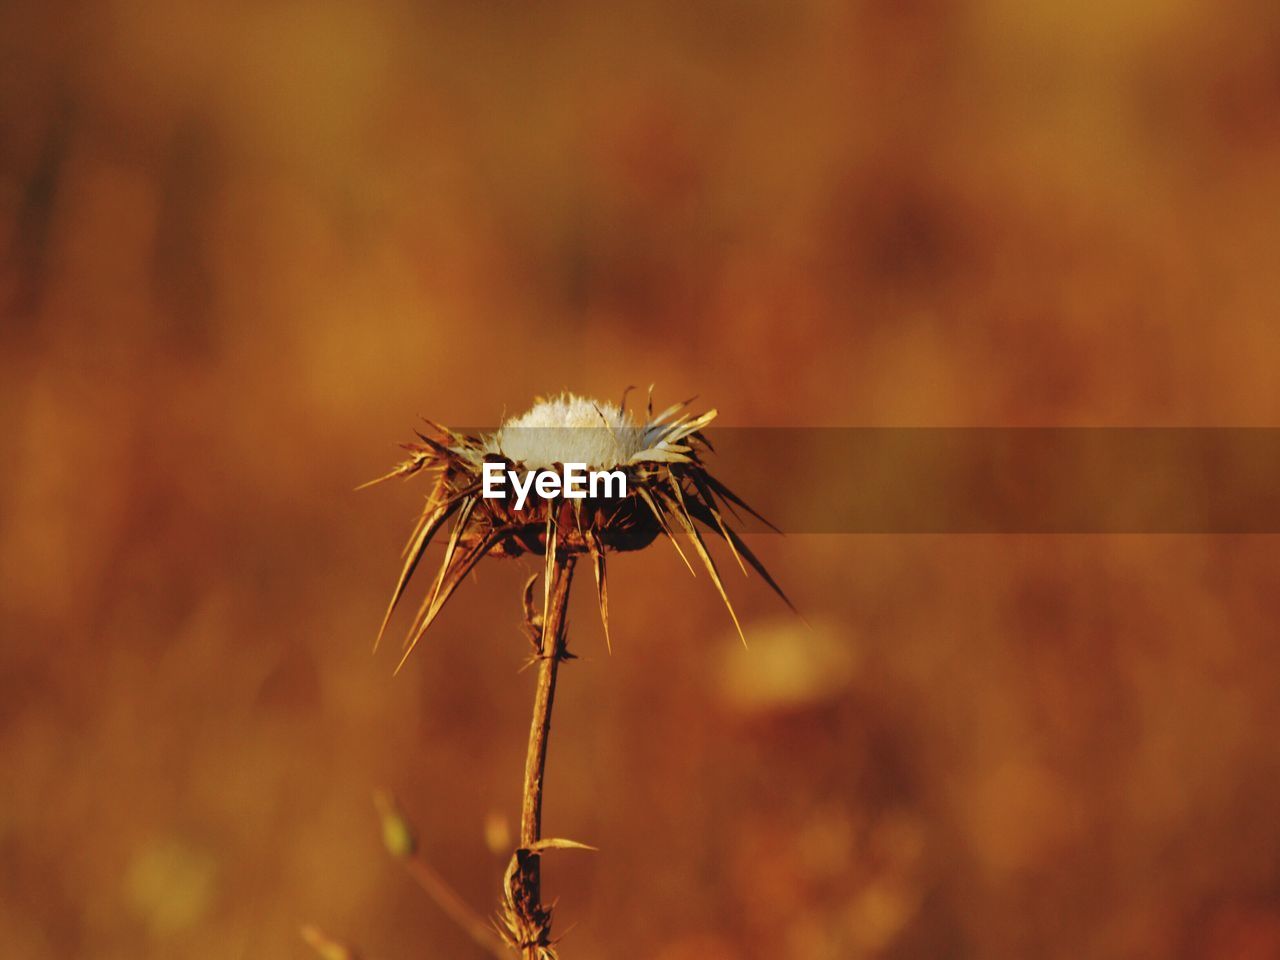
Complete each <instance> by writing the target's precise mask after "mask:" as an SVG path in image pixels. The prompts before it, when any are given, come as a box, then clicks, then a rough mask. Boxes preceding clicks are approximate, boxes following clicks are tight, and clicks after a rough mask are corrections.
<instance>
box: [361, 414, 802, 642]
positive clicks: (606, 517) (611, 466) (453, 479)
mask: <svg viewBox="0 0 1280 960" xmlns="http://www.w3.org/2000/svg"><path fill="white" fill-rule="evenodd" d="M690 402H691V401H685V402H684V403H677V404H673V405H672V406H670V407H668V408H667V409H665V410H663V411H661V412H660V413H658V414H654V412H653V396H652V390H650V396H649V403H648V405H647V407H646V411H645V416H644V418H643V419H642V420H639V421H637V420H636V419H635V418H633V417H632V415H631V414H630V412H628V411H627V410H626V409H625V395H624V398H623V404H620V405H615V404H612V403H597V402H595V401H592V400H588V399H585V398H583V397H579V396H575V395H573V394H569V393H565V394H561V395H560V396H558V397H553V398H551V399H540V400H538V402H537V403H535V404H534V406H533V407H532V408H531V409H529V410H528V411H527V412H525V413H523V414H521V415H520V416H518V417H513V418H511V419H509V420H507V421H506V422H504V423H503V424H502V426H501V427H500V428H499V429H498V430H497V431H496V432H494V433H492V434H476V435H469V434H462V433H458V432H455V431H453V430H450V429H448V428H447V427H442V426H439V425H438V424H434V423H430V422H429V421H428V425H429V426H430V427H431V428H432V430H433V431H434V435H432V434H427V433H422V432H419V433H418V440H419V442H413V443H407V444H403V446H404V448H405V449H406V450H408V451H409V453H410V456H409V458H408V459H407V460H405V461H404V462H402V463H401V464H400V465H399V466H397V467H396V468H395V469H394V470H392V471H391V472H390V473H388V474H386V475H385V476H383V477H379V478H378V479H377V480H374V481H371V482H370V483H380V482H382V481H384V480H389V479H391V478H393V477H408V476H412V475H414V474H416V473H419V472H420V471H423V470H427V471H434V472H435V473H436V482H435V486H434V489H433V491H432V493H431V495H430V496H429V497H428V498H427V503H426V507H425V508H424V509H423V512H422V514H421V516H420V517H419V518H418V522H417V525H416V526H415V528H414V531H413V534H412V536H411V537H410V538H409V542H408V544H406V546H405V550H404V567H403V569H402V570H401V573H400V578H399V581H398V582H397V584H396V588H395V590H394V592H393V594H392V597H391V602H390V604H389V605H388V607H387V613H386V616H385V617H384V618H383V622H382V629H381V630H380V631H379V633H378V638H379V640H381V637H382V634H383V633H384V632H385V631H386V629H387V624H388V623H389V622H390V619H391V615H392V613H394V611H395V609H396V607H397V606H398V604H399V603H400V600H401V599H402V598H403V596H404V592H405V589H406V587H407V586H408V583H409V580H410V578H411V577H412V576H413V573H414V571H415V570H416V569H417V567H418V564H419V562H420V561H421V559H422V557H423V555H424V554H425V552H426V550H427V547H428V546H429V545H430V543H431V541H432V540H433V539H434V538H435V537H436V535H437V534H439V533H440V532H441V531H442V530H443V529H444V527H445V526H446V525H450V531H449V534H448V539H447V541H446V544H445V550H444V557H443V559H442V561H441V564H440V567H439V569H438V571H437V573H436V577H435V583H434V585H433V587H432V588H431V590H429V591H428V594H427V597H426V599H425V600H424V601H423V603H422V606H421V607H420V609H419V611H418V614H417V616H416V617H415V619H414V623H413V625H412V627H411V628H410V630H409V633H408V636H407V637H406V638H405V644H404V646H405V655H404V656H405V658H407V657H408V654H409V652H410V651H411V650H412V649H413V647H414V646H415V645H416V644H417V642H418V641H419V640H420V639H421V638H422V636H423V634H424V633H425V632H426V630H427V628H428V627H430V625H431V623H432V622H433V621H434V620H435V618H436V616H437V615H438V614H439V613H440V610H441V609H442V608H443V607H444V605H445V603H447V602H448V600H449V598H450V597H451V596H452V594H453V592H454V590H456V589H457V587H458V585H459V584H460V583H461V582H462V580H463V579H464V578H465V577H466V576H467V574H468V573H470V572H471V570H473V569H474V568H475V566H476V564H478V563H479V562H480V561H481V560H482V559H483V558H484V557H486V556H505V557H514V556H520V555H522V554H525V553H532V554H536V555H540V556H543V557H545V559H546V563H547V566H548V568H550V566H551V565H552V564H553V563H554V562H555V561H556V558H557V557H561V558H568V557H575V556H579V555H586V556H590V557H591V560H592V566H593V569H594V572H595V578H596V587H597V597H598V600H599V604H600V616H601V620H602V621H603V623H604V628H605V636H606V638H607V637H608V631H609V619H608V595H607V590H606V586H605V555H606V554H607V553H610V552H616V551H628V550H639V549H642V548H644V547H646V546H648V545H649V544H650V543H652V542H653V541H654V540H655V539H656V538H657V537H659V536H665V537H666V538H667V539H668V540H670V541H671V543H672V544H673V545H674V547H675V549H676V551H677V553H679V555H680V557H681V559H682V560H684V562H685V564H686V566H688V567H689V570H690V572H692V571H693V564H692V563H690V562H689V559H688V556H687V555H686V553H685V552H684V550H683V549H682V548H681V546H680V541H679V539H677V535H678V534H684V535H686V536H687V537H688V540H689V542H690V544H691V546H692V547H693V550H694V552H695V553H696V554H697V556H698V558H699V560H700V561H701V563H702V565H703V566H704V567H705V568H706V570H707V572H708V574H709V575H710V577H711V580H712V582H713V583H714V584H715V586H716V589H717V590H718V591H719V593H720V596H721V598H722V599H723V600H724V603H725V606H726V607H727V608H728V610H729V615H730V617H732V618H733V622H734V625H735V626H736V627H737V628H738V633H739V635H741V633H742V629H741V626H739V625H738V619H737V616H736V615H735V614H734V612H733V607H732V605H731V604H730V603H729V598H728V595H727V594H726V593H725V589H724V584H723V582H722V581H721V579H720V573H719V570H718V568H717V567H716V564H715V561H714V560H713V559H712V556H711V553H710V552H709V550H708V549H707V545H706V541H705V540H704V539H703V532H704V531H709V532H711V533H712V534H713V535H715V536H717V537H719V538H721V539H722V540H724V542H725V543H726V544H727V546H728V548H729V550H730V552H731V553H732V554H733V556H734V559H735V560H737V562H738V565H739V566H740V567H741V568H742V571H743V573H745V572H746V569H747V565H750V566H751V567H752V568H753V569H754V570H755V571H756V572H757V573H759V574H760V576H761V577H763V578H764V580H765V581H766V582H767V583H768V584H769V586H770V587H772V588H773V590H774V591H775V592H776V593H777V594H778V595H779V596H780V597H782V599H783V600H784V601H786V602H787V604H788V605H790V601H789V600H787V597H786V595H785V594H784V593H783V592H782V590H781V589H780V588H779V587H778V585H777V583H775V582H774V580H773V578H772V577H771V576H770V575H769V573H768V571H766V570H765V568H764V566H763V565H762V564H761V563H760V561H759V559H758V558H757V557H756V556H755V554H754V553H753V552H752V551H751V549H750V548H749V547H748V546H747V545H746V543H744V542H743V540H742V538H741V537H740V536H739V534H738V533H737V532H736V531H735V530H734V529H733V528H732V527H731V526H730V525H729V523H728V522H726V519H725V511H726V509H727V511H728V512H729V513H730V515H731V516H733V517H736V513H735V512H734V511H735V508H740V509H743V510H745V511H747V512H748V513H750V514H751V515H752V516H755V517H756V518H757V519H759V520H761V521H762V522H765V523H768V521H765V520H764V518H763V517H760V516H759V514H757V513H756V512H755V511H754V510H752V509H751V508H750V507H749V506H747V504H746V503H744V502H743V501H742V500H741V499H740V498H739V497H738V496H736V495H735V494H734V493H733V492H732V491H731V490H730V489H729V488H728V487H726V486H725V485H724V484H723V483H721V482H720V481H719V480H717V479H716V478H715V477H714V476H713V475H712V474H711V473H710V472H709V471H708V470H707V467H706V465H705V464H704V462H703V459H702V457H703V454H704V453H706V452H707V451H709V450H710V449H711V447H710V444H709V443H708V442H707V439H706V437H705V436H704V435H703V432H702V431H703V429H704V428H705V427H706V426H707V425H708V424H709V423H711V421H712V420H714V419H715V417H716V411H715V410H710V411H708V412H706V413H703V414H701V415H699V416H693V415H692V414H689V413H687V412H685V411H686V408H687V407H688V406H689V403H690ZM566 464H583V465H586V466H587V467H589V468H592V469H600V470H611V471H621V473H622V474H624V475H625V478H626V484H625V490H624V493H623V495H622V496H591V495H586V496H578V497H571V496H567V495H564V494H563V493H557V494H555V495H552V496H539V495H538V494H537V493H532V494H531V495H530V496H529V497H528V498H527V500H526V501H525V502H524V503H523V504H522V505H521V506H520V507H519V508H517V507H516V506H515V505H514V501H513V500H512V499H509V498H507V499H496V498H490V497H487V496H485V491H486V482H485V476H486V474H487V473H489V472H496V466H493V465H502V467H503V469H504V470H508V469H509V470H512V471H518V470H524V471H534V470H548V469H554V468H558V467H563V466H564V465H566ZM486 465H491V466H490V467H489V468H488V470H487V469H486ZM367 485H368V484H366V486H367ZM548 579H549V578H548ZM400 662H401V664H402V665H403V663H404V659H401V661H400Z"/></svg>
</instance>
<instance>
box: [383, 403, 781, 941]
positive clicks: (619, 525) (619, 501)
mask: <svg viewBox="0 0 1280 960" xmlns="http://www.w3.org/2000/svg"><path fill="white" fill-rule="evenodd" d="M690 402H691V401H685V402H684V403H677V404H674V405H672V406H670V407H668V408H667V409H666V410H663V411H662V412H661V413H658V414H657V415H655V414H654V412H653V391H652V388H650V393H649V402H648V404H647V406H646V411H645V417H644V419H643V420H642V421H640V422H637V421H636V420H635V419H634V418H633V417H632V416H631V414H630V413H629V412H628V411H627V410H626V395H625V394H624V395H623V400H622V403H621V404H619V405H614V404H611V403H595V402H593V401H590V400H586V399H583V398H581V397H577V396H574V395H572V394H562V395H560V396H559V397H554V398H552V399H545V400H539V401H538V402H537V403H536V404H535V405H534V406H533V408H532V409H530V410H529V411H528V412H527V413H524V414H522V415H521V416H519V417H515V418H513V419H511V420H508V421H507V422H505V423H504V424H503V425H502V426H501V428H499V429H498V430H497V431H496V432H494V433H492V434H477V435H469V434H462V433H458V432H455V431H453V430H450V429H448V428H447V427H442V426H439V425H437V424H434V423H431V422H430V421H428V425H429V426H430V427H431V428H432V430H433V431H434V435H428V434H426V433H421V432H419V433H418V442H413V443H407V444H404V445H403V446H404V447H405V449H406V450H408V451H409V454H410V456H409V458H408V459H407V460H405V461H404V462H403V463H401V464H400V465H399V466H397V467H396V468H395V469H394V470H392V471H391V472H390V473H388V474H386V475H385V476H383V477H379V478H378V479H377V480H373V481H371V483H380V482H382V481H384V480H390V479H392V478H393V477H408V476H412V475H414V474H417V473H419V472H421V471H423V470H426V471H434V472H435V474H436V479H435V485H434V488H433V490H432V493H431V495H430V496H429V497H428V499H427V503H426V507H425V508H424V510H423V511H422V515H421V516H420V517H419V518H418V522H417V525H416V526H415V528H414V531H413V534H412V536H410V538H409V542H408V543H407V544H406V546H405V549H404V553H403V557H404V566H403V568H402V569H401V571H400V577H399V580H398V581H397V582H396V586H395V590H394V591H393V593H392V596H391V602H390V603H389V604H388V605H387V612H386V615H385V616H384V617H383V620H382V626H381V628H380V629H379V631H378V640H379V641H380V640H381V639H382V636H383V634H384V633H385V632H386V629H387V625H388V623H389V622H390V620H391V616H392V614H393V613H394V612H395V610H396V608H397V606H398V605H399V603H400V601H401V599H402V598H403V597H404V593H405V588H406V587H407V586H408V583H409V580H410V579H411V578H412V577H413V574H414V572H415V571H416V570H417V568H418V565H419V563H420V562H421V560H422V557H423V555H424V554H425V553H426V550H427V547H428V546H429V545H430V543H431V541H432V539H433V538H434V537H435V536H436V535H437V534H438V533H440V531H441V530H442V529H443V528H444V527H445V526H446V525H447V524H449V523H450V522H452V526H451V529H450V532H449V535H448V540H447V541H446V543H445V548H444V557H443V559H442V560H441V563H440V566H439V568H438V570H437V572H436V575H435V580H434V583H433V585H432V587H431V589H430V590H429V591H428V592H427V595H426V598H425V599H424V600H423V602H422V605H421V606H420V607H419V609H418V613H417V615H416V616H415V618H414V620H413V624H412V625H411V627H410V629H409V632H408V634H407V635H406V637H405V641H404V653H403V656H402V657H401V659H400V663H399V665H398V666H397V668H396V669H397V670H399V669H400V667H402V666H403V665H404V663H405V660H406V659H407V658H408V656H409V654H410V653H411V652H412V651H413V649H414V647H415V646H416V645H417V644H418V641H419V640H421V639H422V636H423V635H424V634H425V633H426V631H427V629H428V628H429V627H430V626H431V624H432V622H433V621H434V620H435V619H436V617H437V616H438V615H439V613H440V611H441V610H442V609H443V608H444V605H445V604H446V603H447V602H448V601H449V598H450V597H451V596H452V595H453V592H454V591H455V590H456V589H457V588H458V585H459V584H460V583H461V582H462V581H463V579H465V578H466V576H467V574H468V573H470V572H471V571H472V570H473V569H474V568H475V566H476V564H478V563H479V562H480V561H481V560H482V559H484V558H485V557H486V556H503V557H518V556H521V555H523V554H526V553H529V554H535V555H539V556H542V557H544V559H545V567H544V575H543V598H542V611H541V613H540V614H539V613H538V612H537V611H536V610H535V609H534V604H533V586H534V583H535V582H536V580H537V577H536V575H535V576H534V577H533V578H531V579H530V580H529V581H528V583H527V584H526V586H525V597H524V605H525V622H526V627H527V629H528V632H529V639H530V641H531V643H532V645H533V649H534V660H535V661H536V662H537V663H538V685H537V691H536V695H535V698H534V710H533V721H532V724H531V726H530V730H529V747H528V753H527V755H526V760H525V771H524V797H523V803H522V807H521V815H520V846H519V847H518V848H517V849H516V851H515V853H514V854H513V856H512V858H511V861H510V864H509V866H508V867H507V871H506V875H505V877H504V881H503V900H502V908H501V911H500V913H499V920H500V923H499V931H500V932H501V933H502V935H503V938H504V939H505V941H506V943H507V945H508V946H509V947H511V948H512V949H514V950H517V951H518V952H519V953H520V955H521V957H523V958H525V960H554V958H555V957H556V951H555V948H554V945H553V941H552V939H551V909H550V908H549V907H547V906H545V905H544V904H543V903H542V897H541V856H542V853H543V851H545V850H556V849H592V848H591V847H588V846H587V845H585V844H581V843H577V842H576V841H571V840H562V839H544V838H543V837H542V781H543V773H544V771H545V768H546V756H547V740H548V736H549V733H550V729H551V708H552V704H553V702H554V699H555V688H556V677H557V672H558V668H559V664H560V663H561V662H562V661H563V660H566V659H568V658H569V656H570V655H569V653H568V650H567V644H566V639H565V613H566V610H567V607H568V599H569V587H570V585H571V583H572V579H573V570H574V566H575V564H576V562H577V560H578V558H579V557H582V556H589V557H590V558H591V562H592V569H593V571H594V573H595V581H596V596H597V600H598V602H599V606H600V619H601V622H602V623H603V625H604V632H605V638H606V642H608V637H609V600H608V591H607V588H606V580H605V557H606V555H607V554H609V553H610V552H621V551H629V550H640V549H643V548H644V547H646V546H648V545H649V544H651V543H652V542H653V541H654V540H655V539H657V538H658V537H659V536H664V537H666V538H667V539H668V540H669V541H670V542H671V544H672V545H673V546H674V547H675V549H676V552H677V553H678V554H679V555H680V558H681V559H682V560H683V561H684V562H685V565H686V566H688V567H689V571H690V572H691V573H692V572H693V564H691V563H690V562H689V559H688V557H687V556H686V555H685V552H684V550H683V549H681V547H680V542H679V540H678V538H677V535H678V534H681V533H683V534H686V535H687V536H688V537H689V540H690V542H691V543H692V545H693V548H694V550H695V551H696V552H697V554H698V557H699V559H700V560H701V562H702V564H703V566H705V567H706V570H707V572H708V574H709V575H710V577H711V581H712V583H714V584H715V587H716V589H717V590H718V591H719V593H720V597H721V599H722V600H723V601H724V604H725V607H726V608H727V609H728V611H729V615H730V617H731V618H732V619H733V623H734V626H735V628H737V631H738V635H739V636H742V627H741V625H740V624H739V623H738V618H737V615H736V614H735V613H734V611H733V606H732V604H731V603H730V602H729V597H728V594H726V593H725V589H724V584H723V583H722V582H721V579H720V572H719V570H718V569H717V567H716V564H715V561H714V560H713V559H712V557H711V553H710V551H709V550H708V549H707V545H706V542H705V540H704V539H703V531H704V530H705V531H710V532H711V533H713V534H715V535H716V536H718V537H720V538H721V539H723V540H724V541H725V543H726V544H727V545H728V547H729V550H730V551H731V552H732V553H733V555H734V558H735V559H736V560H737V562H738V565H739V567H741V568H742V571H743V573H744V574H745V573H746V570H747V565H748V564H749V565H750V566H751V567H752V568H753V569H754V570H755V571H756V572H757V573H759V574H760V576H761V577H763V578H764V580H765V582H766V583H768V584H769V586H770V587H772V588H773V590H774V591H775V592H776V593H777V594H778V596H780V597H781V598H782V599H783V600H784V601H785V602H786V603H787V605H788V606H791V602H790V601H789V600H787V597H786V595H785V594H784V593H783V592H782V590H781V588H779V586H778V585H777V583H775V582H774V580H773V578H772V577H771V576H770V575H769V573H768V571H767V570H765V568H764V566H763V565H762V564H761V562H760V561H759V559H758V558H757V557H756V555H755V554H754V553H753V552H752V551H751V549H750V548H749V547H748V546H747V545H746V543H744V542H743V540H742V538H741V537H740V536H739V535H738V533H737V532H736V531H735V530H734V529H733V528H732V527H731V526H730V525H729V524H728V523H727V522H726V520H725V512H726V510H727V512H728V513H729V514H730V515H731V516H732V517H734V518H736V517H737V513H736V510H735V508H740V509H742V510H745V511H747V512H748V513H750V514H751V515H752V516H755V517H756V518H757V519H759V520H761V521H762V522H765V523H767V521H765V520H764V518H763V517H760V516H759V514H757V513H756V512H755V511H754V510H752V509H751V508H750V507H749V506H747V504H745V503H744V502H743V501H742V500H741V499H740V498H739V497H738V496H737V495H736V494H734V493H733V492H732V491H731V490H730V489H729V488H728V487H726V486H725V485H724V484H723V483H721V482H720V481H719V480H718V479H716V477H714V476H713V475H712V474H711V472H710V471H709V470H708V469H707V467H706V465H705V463H704V462H703V459H702V458H703V455H704V453H706V452H707V451H709V450H710V449H711V445H710V443H709V442H708V441H707V438H706V437H705V436H704V435H703V432H702V431H703V429H704V428H705V427H706V426H707V425H708V424H709V423H711V421H712V420H714V419H715V416H716V411H715V410H711V411H708V412H707V413H704V414H701V415H700V416H693V415H691V414H689V413H686V412H684V411H685V409H686V408H687V407H688V405H689V403H690ZM569 465H581V466H585V467H589V468H592V469H597V470H602V471H607V472H610V473H620V474H621V477H622V478H623V479H625V483H624V484H623V489H622V490H621V491H616V492H612V491H608V490H606V491H604V492H603V493H601V492H598V491H595V490H594V489H593V490H592V491H591V492H590V493H587V492H585V491H577V493H578V494H579V495H577V496H575V495H571V494H570V493H569V492H568V491H567V490H556V491H554V492H550V491H549V492H547V493H545V494H544V491H543V489H542V488H541V487H539V488H538V489H537V490H536V491H533V490H532V489H531V488H532V486H533V485H532V481H529V482H528V483H526V485H525V487H524V491H525V492H529V493H530V494H531V495H529V496H527V497H526V496H525V493H523V492H522V493H521V495H520V497H519V498H518V499H517V500H516V501H515V503H513V501H512V500H511V499H505V498H496V497H495V496H486V493H495V492H496V491H493V490H492V489H491V488H490V486H489V484H490V480H491V479H492V478H493V475H494V474H497V473H502V474H503V475H504V476H508V477H513V478H514V477H515V476H516V474H515V470H523V471H525V472H526V479H528V472H529V471H534V470H552V469H561V470H564V469H565V468H566V467H567V466H569ZM497 466H501V468H502V469H501V470H500V471H499V470H497V469H495V468H496V467H497ZM566 476H567V475H566ZM517 483H518V481H517ZM368 485H369V484H366V486H368ZM610 494H612V495H610ZM521 501H523V502H521ZM793 609H794V608H793ZM744 643H745V639H744ZM375 646H376V644H375ZM432 888H433V889H434V886H433V887H432ZM436 895H437V898H438V899H440V900H441V902H442V903H443V904H444V905H445V906H446V907H449V906H450V904H452V912H453V913H454V914H455V915H457V914H458V913H459V911H458V910H457V906H456V903H452V901H453V899H455V898H453V897H452V896H451V895H450V896H444V895H441V894H440V893H439V891H437V894H436Z"/></svg>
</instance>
